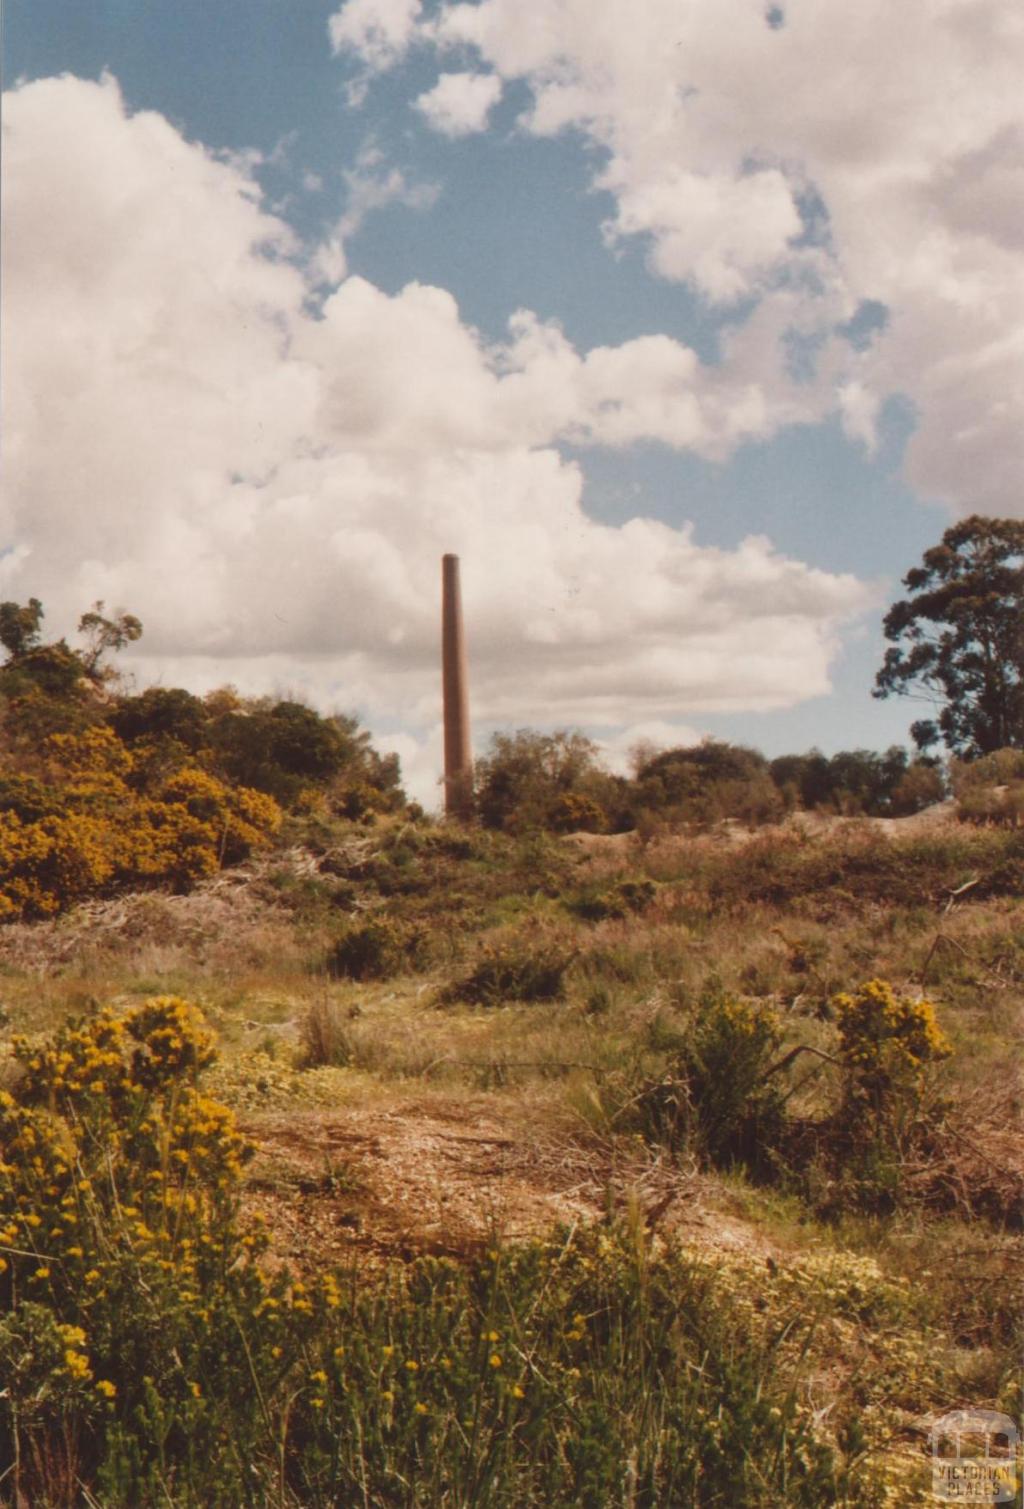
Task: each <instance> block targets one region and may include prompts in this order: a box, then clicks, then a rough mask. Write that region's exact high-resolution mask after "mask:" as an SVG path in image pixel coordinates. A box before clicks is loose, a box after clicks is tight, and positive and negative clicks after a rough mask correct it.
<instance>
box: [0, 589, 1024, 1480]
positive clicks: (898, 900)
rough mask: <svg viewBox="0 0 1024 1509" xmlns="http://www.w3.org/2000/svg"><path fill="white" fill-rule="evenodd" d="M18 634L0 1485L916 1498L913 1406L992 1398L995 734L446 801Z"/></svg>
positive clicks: (1006, 1260) (537, 746)
mask: <svg viewBox="0 0 1024 1509" xmlns="http://www.w3.org/2000/svg"><path fill="white" fill-rule="evenodd" d="M36 608H38V605H35V606H33V605H31V604H30V605H29V608H27V609H23V608H18V607H17V605H12V604H4V605H2V606H0V637H2V635H6V636H7V637H6V638H4V640H3V642H4V643H5V644H6V645H7V648H8V651H9V655H10V659H9V660H8V663H7V665H6V666H5V667H4V668H3V669H2V670H0V695H2V696H3V698H4V704H3V709H2V716H3V737H4V762H3V774H2V783H3V784H2V790H0V819H2V822H3V824H4V826H3V830H2V834H0V894H2V896H3V898H4V920H5V925H4V927H3V928H2V929H0V972H2V974H0V987H2V988H0V1006H2V1015H3V1029H2V1035H0V1087H2V1088H0V1503H2V1504H5V1505H7V1506H9V1509H23V1506H25V1505H32V1506H33V1509H36V1506H39V1509H70V1506H79V1505H81V1506H95V1505H102V1506H104V1509H145V1506H149V1505H153V1506H157V1505H165V1506H166V1505H171V1506H196V1509H198V1506H204V1509H205V1506H225V1509H226V1506H232V1509H233V1506H238V1505H252V1506H261V1509H262V1506H266V1509H270V1506H274V1509H278V1506H280V1509H285V1506H291V1509H299V1506H312V1509H320V1506H323V1509H326V1506H340V1505H344V1506H348V1505H366V1506H392V1505H394V1506H422V1509H435V1506H445V1505H451V1506H453V1509H454V1506H460V1509H466V1506H470V1505H472V1506H481V1509H483V1506H487V1509H491V1506H495V1509H497V1506H506V1509H529V1506H531V1505H535V1506H537V1509H540V1506H566V1509H568V1506H570V1505H583V1506H589V1509H605V1506H612V1505H622V1506H624V1509H637V1506H650V1509H654V1506H658V1509H661V1506H666V1505H680V1506H682V1505H695V1506H701V1509H703V1506H722V1509H724V1506H726V1505H728V1506H737V1505H749V1506H758V1509H761V1506H763V1509H769V1506H771V1509H777V1506H779V1505H783V1504H784V1505H787V1506H790V1505H792V1506H801V1505H806V1506H808V1509H810V1506H817V1505H827V1504H836V1505H849V1506H892V1509H902V1506H907V1509H909V1506H910V1505H914V1504H918V1503H920V1502H922V1501H923V1495H924V1494H925V1492H926V1491H927V1484H928V1481H929V1466H930V1464H929V1461H928V1458H927V1456H926V1454H925V1453H926V1447H927V1430H928V1426H929V1423H930V1421H931V1419H932V1418H934V1417H935V1416H936V1415H938V1414H941V1413H943V1412H944V1411H946V1410H947V1409H950V1408H954V1407H957V1406H960V1405H965V1404H971V1405H978V1406H986V1407H989V1408H998V1409H1003V1410H1005V1411H1007V1412H1009V1413H1013V1412H1014V1409H1015V1399H1016V1391H1017V1388H1018V1369H1019V1348H1020V1343H1021V1335H1020V1325H1019V1315H1018V1309H1019V1306H1018V1303H1017V1295H1018V1293H1019V1280H1020V1269H1021V1263H1022V1258H1024V1239H1022V1234H1021V1212H1022V1209H1024V1200H1022V1196H1024V1144H1022V1140H1021V1136H1020V1130H1019V1086H1018V1078H1017V1063H1016V1057H1015V1055H1016V1048H1015V1044H1016V1042H1017V1040H1018V1030H1017V1029H1018V1024H1019V1012H1020V1006H1021V1002H1022V999H1024V918H1022V912H1021V901H1020V895H1021V883H1022V877H1024V839H1022V837H1021V833H1020V829H1019V828H1018V826H1017V824H1018V807H1019V806H1020V799H1019V793H1018V791H1017V786H1018V785H1021V786H1024V774H1022V771H1021V769H1020V756H1019V754H1016V753H1014V752H1013V751H997V752H994V753H992V754H989V755H987V756H986V757H985V758H984V759H975V760H973V761H971V762H969V763H967V764H965V765H963V766H956V765H954V766H953V768H952V770H951V771H949V772H946V771H944V770H942V769H941V768H940V767H939V766H938V764H937V763H927V762H924V761H921V760H918V761H916V762H915V761H913V760H910V759H909V758H908V757H905V756H902V757H900V758H897V756H896V755H895V754H893V755H891V756H877V757H876V756H870V757H869V756H861V755H857V756H851V757H848V758H846V757H844V758H846V763H845V765H842V764H841V763H840V764H837V762H839V761H840V757H838V756H837V757H833V759H832V760H827V759H825V757H824V756H817V755H813V754H812V755H808V756H800V757H793V758H792V760H789V761H788V762H778V761H776V762H772V763H771V764H769V762H767V761H764V760H762V758H761V757H760V756H758V755H756V754H755V753H754V752H753V751H749V750H741V749H738V748H737V747H735V746H728V745H720V744H718V745H716V744H706V745H701V746H697V747H696V748H695V749H690V750H678V751H669V752H666V753H661V754H659V753H657V752H654V751H639V752H638V757H637V761H636V773H635V775H634V776H633V777H632V778H630V779H629V780H626V779H625V778H623V779H617V778H615V777H612V776H609V775H607V774H606V773H605V772H603V771H602V770H601V769H600V767H599V764H598V762H597V761H596V757H595V755H594V752H593V750H592V748H591V747H590V746H588V745H587V742H586V741H585V740H582V739H580V738H579V736H574V735H564V736H563V735H542V734H534V733H532V732H530V731H526V732H522V733H518V734H510V735H507V736H505V737H504V739H500V740H496V741H495V744H494V746H493V747H492V751H491V754H490V756H489V757H488V760H487V761H485V762H484V765H483V769H482V770H481V772H480V792H481V805H480V814H481V818H480V822H479V823H478V824H477V825H475V826H467V827H454V826H451V825H446V824H443V823H438V822H435V821H433V820H431V819H428V818H427V817H425V816H424V815H423V813H422V812H421V811H420V810H419V809H418V808H417V807H416V806H415V805H414V804H408V803H406V801H405V799H404V797H403V796H402V793H401V790H400V786H399V780H398V771H397V768H396V766H395V765H394V762H389V761H388V760H387V759H386V758H382V757H380V756H379V755H377V754H376V753H375V752H374V751H373V750H372V748H371V746H370V744H369V741H368V740H367V738H366V736H365V735H363V734H361V733H360V731H359V729H358V725H357V724H355V722H354V721H353V720H349V719H326V718H322V717H320V716H319V715H318V714H316V713H314V712H312V711H311V710H309V709H307V708H304V707H302V705H301V704H299V703H296V702H292V701H278V702H252V701H246V700H244V699H241V698H238V697H237V696H235V695H234V694H233V693H230V692H221V693H216V694H213V695H212V696H210V697H207V698H205V699H198V698H194V697H191V696H190V695H189V694H188V693H186V692H179V691H174V690H169V691H165V690H159V691H156V692H154V691H150V692H144V693H142V694H141V695H129V694H127V693H125V692H124V691H123V690H122V689H121V688H120V687H119V686H118V683H117V682H116V680H114V679H113V678H112V677H110V676H106V675H105V674H104V660H103V652H104V650H105V649H106V650H110V649H116V648H117V647H118V643H119V636H121V641H126V639H129V638H131V637H137V634H135V628H134V627H133V626H137V621H136V620H133V619H129V616H127V615H120V616H119V617H117V616H115V617H113V618H108V617H107V615H106V613H105V611H104V610H103V608H102V605H97V607H96V609H94V610H93V613H92V615H87V617H88V618H90V622H89V623H88V624H86V631H87V639H86V644H87V649H86V650H85V651H73V650H70V649H68V647H67V646H62V645H58V646H53V645H50V646H41V644H40V643H39V638H38V630H39V620H40V618H41V609H39V611H38V612H36ZM139 632H141V627H139ZM89 635H91V636H92V637H91V638H89V637H88V636H89ZM104 635H105V636H106V638H107V640H108V641H109V643H108V644H106V645H104V644H101V643H99V641H98V639H97V636H99V638H100V639H102V638H103V636H104ZM887 762H888V763H887ZM840 770H841V771H842V772H843V773H842V775H840ZM830 772H831V774H830ZM871 772H874V775H873V776H872V777H871V778H872V779H873V780H874V779H875V777H877V780H875V784H874V785H873V786H872V785H871V781H870V780H868V776H869V775H870V774H871ZM886 772H887V773H886ZM861 776H863V777H864V780H865V782H866V784H864V785H861V786H858V784H857V782H858V781H860V779H861ZM833 777H834V783H833V784H832V785H831V786H829V785H828V782H829V781H832V780H833ZM911 778H912V780H913V782H914V783H917V784H916V786H915V790H916V791H917V793H918V794H917V795H915V796H914V797H913V800H911V798H910V797H905V798H904V797H899V796H897V793H898V792H899V791H900V789H901V783H903V782H906V781H907V780H910V779H911ZM815 782H824V783H825V784H824V785H821V784H819V785H815V784H814V783H815ZM929 782H930V783H931V784H930V785H928V784H927V783H929ZM926 790H927V791H929V792H931V794H932V795H933V796H938V797H946V793H947V790H949V791H951V792H952V795H951V796H949V797H948V798H947V799H946V800H944V801H942V802H941V804H940V805H939V806H937V807H933V808H932V809H931V810H918V809H919V808H921V806H922V804H923V800H924V798H923V796H922V793H925V792H926ZM815 792H817V793H818V799H813V800H812V795H813V793H815ZM598 814H599V815H598ZM627 825H628V828H627ZM620 830H621V831H620Z"/></svg>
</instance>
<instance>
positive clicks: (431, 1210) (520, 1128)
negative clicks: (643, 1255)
mask: <svg viewBox="0 0 1024 1509" xmlns="http://www.w3.org/2000/svg"><path fill="white" fill-rule="evenodd" d="M242 1127H243V1130H244V1131H245V1132H246V1134H247V1135H248V1136H249V1138H250V1139H251V1141H252V1142H253V1143H254V1144H255V1145H256V1147H257V1153H256V1156H255V1157H254V1159H253V1162H252V1164H251V1165H250V1170H249V1176H248V1180H247V1186H246V1194H245V1202H246V1205H247V1206H248V1208H249V1209H250V1210H252V1211H254V1212H259V1213H260V1214H261V1215H262V1216H263V1218H264V1220H265V1221H266V1223H267V1227H268V1229H269V1231H270V1233H271V1240H272V1248H273V1251H274V1252H275V1254H276V1255H278V1256H279V1257H280V1258H281V1259H286V1260H288V1261H289V1262H292V1263H298V1264H299V1265H300V1266H312V1265H314V1264H319V1263H337V1262H341V1261H344V1259H345V1258H346V1257H348V1258H350V1259H352V1258H355V1259H356V1260H358V1261H365V1260H371V1261H372V1260H375V1259H378V1260H379V1259H381V1258H387V1257H391V1256H394V1257H411V1256H416V1255H419V1254H424V1253H433V1254H437V1255H451V1256H456V1255H459V1254H464V1253H467V1252H472V1251H474V1250H479V1249H481V1248H483V1247H486V1246H487V1245H489V1244H490V1243H492V1242H494V1241H496V1240H500V1241H503V1242H509V1241H521V1240H524V1239H527V1238H529V1237H532V1236H540V1235H542V1234H544V1233H548V1232H550V1231H551V1230H552V1228H553V1227H555V1226H557V1225H560V1224H561V1225H571V1224H573V1223H574V1222H577V1221H594V1220H598V1219H600V1218H601V1217H602V1216H603V1215H606V1214H608V1212H609V1210H611V1211H612V1212H613V1213H620V1214H621V1213H624V1212H625V1211H626V1210H627V1209H629V1208H630V1207H632V1208H633V1209H634V1210H635V1212H636V1215H637V1218H638V1219H641V1220H643V1222H644V1224H645V1225H647V1226H649V1227H652V1226H657V1227H659V1228H660V1229H664V1230H666V1231H669V1230H670V1231H672V1232H673V1233H675V1234H676V1236H677V1239H679V1240H684V1241H688V1242H693V1243H694V1244H697V1245H700V1246H702V1247H709V1248H717V1249H720V1250H727V1249H728V1250H736V1249H743V1250H745V1251H755V1252H757V1253H759V1254H760V1253H761V1252H762V1251H763V1252H765V1253H766V1252H767V1248H766V1246H765V1243H764V1239H763V1237H761V1236H760V1235H759V1234H758V1233H757V1232H756V1231H755V1229H754V1228H753V1227H750V1226H748V1225H747V1224H746V1223H745V1222H742V1221H740V1220H738V1219H736V1218H735V1217H732V1216H729V1215H727V1214H725V1212H723V1211H722V1210H720V1209H715V1208H714V1205H715V1203H716V1201H715V1191H714V1188H713V1186H712V1185H711V1183H710V1182H709V1181H707V1180H705V1179H703V1178H701V1177H699V1176H697V1175H695V1174H692V1173H687V1172H686V1171H684V1170H683V1171H681V1170H679V1169H673V1168H668V1167H666V1166H665V1165H664V1164H662V1163H661V1162H660V1161H659V1160H658V1159H656V1158H652V1157H651V1156H650V1155H649V1154H648V1152H647V1151H646V1150H644V1149H638V1150H637V1152H636V1153H635V1154H630V1155H628V1157H627V1158H626V1159H625V1160H624V1158H623V1155H622V1153H621V1152H618V1153H617V1154H615V1155H614V1156H615V1160H616V1161H615V1162H613V1153H612V1150H611V1149H610V1147H608V1146H607V1145H605V1144H603V1143H602V1142H601V1141H600V1140H598V1139H593V1138H589V1139H588V1138H583V1137H573V1136H572V1135H570V1134H567V1133H566V1132H565V1131H562V1132H561V1133H560V1134H556V1133H554V1132H541V1131H538V1129H537V1128H536V1127H535V1126H531V1125H530V1124H529V1123H528V1122H527V1120H526V1119H525V1118H524V1113H523V1111H522V1110H521V1109H519V1108H516V1107H514V1106H509V1105H507V1104H503V1103H501V1102H499V1101H497V1100H496V1099H490V1098H488V1097H472V1098H460V1099H458V1100H455V1099H441V1098H439V1097H438V1098H430V1099H429V1100H408V1101H389V1102H387V1103H384V1104H379V1103H378V1104H374V1105H368V1106H367V1105H363V1106H358V1107H346V1108H340V1109H338V1110H336V1111H331V1112H326V1113H325V1112H323V1111H303V1112H297V1113H294V1112H288V1113H283V1114H281V1113H277V1114H270V1115H268V1114H264V1115H261V1116H259V1117H251V1118H248V1119H245V1120H243V1122H242ZM718 1203H720V1202H718Z"/></svg>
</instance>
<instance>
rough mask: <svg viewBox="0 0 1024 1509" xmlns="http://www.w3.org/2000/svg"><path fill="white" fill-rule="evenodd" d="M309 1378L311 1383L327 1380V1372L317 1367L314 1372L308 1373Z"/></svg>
mask: <svg viewBox="0 0 1024 1509" xmlns="http://www.w3.org/2000/svg"><path fill="white" fill-rule="evenodd" d="M309 1378H310V1382H311V1383H326V1382H327V1374H326V1373H325V1372H324V1370H323V1368H318V1369H317V1370H316V1372H315V1373H310V1375H309Z"/></svg>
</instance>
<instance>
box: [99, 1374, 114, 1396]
mask: <svg viewBox="0 0 1024 1509" xmlns="http://www.w3.org/2000/svg"><path fill="white" fill-rule="evenodd" d="M96 1392H97V1393H98V1394H102V1395H103V1397H104V1399H113V1398H114V1397H115V1395H116V1394H117V1385H116V1384H114V1383H111V1382H110V1379H109V1378H101V1379H100V1380H99V1382H98V1383H97V1384H96Z"/></svg>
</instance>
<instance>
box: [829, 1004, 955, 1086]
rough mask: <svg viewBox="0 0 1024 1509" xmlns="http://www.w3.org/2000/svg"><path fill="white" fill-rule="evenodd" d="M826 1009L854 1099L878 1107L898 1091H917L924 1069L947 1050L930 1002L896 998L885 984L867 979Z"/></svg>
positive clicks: (942, 1056) (943, 1034)
mask: <svg viewBox="0 0 1024 1509" xmlns="http://www.w3.org/2000/svg"><path fill="white" fill-rule="evenodd" d="M832 1005H833V1009H834V1011H835V1015H836V1025H837V1027H838V1031H839V1047H840V1054H841V1057H842V1060H843V1062H844V1064H845V1065H846V1068H847V1069H848V1071H849V1090H848V1093H849V1095H850V1097H851V1099H852V1100H854V1101H860V1102H869V1103H871V1104H873V1105H875V1106H880V1105H881V1104H882V1103H883V1102H884V1101H886V1100H889V1099H891V1098H892V1097H893V1096H894V1095H898V1094H900V1093H901V1092H904V1093H911V1094H915V1093H919V1091H920V1089H921V1087H922V1085H923V1081H924V1073H925V1070H926V1067H927V1066H928V1065H929V1064H932V1063H936V1062H938V1061H939V1060H941V1059H944V1058H948V1057H949V1056H950V1054H951V1053H952V1051H953V1049H952V1046H951V1044H950V1042H949V1040H948V1038H947V1037H946V1035H945V1033H944V1032H943V1031H942V1029H941V1028H940V1027H939V1024H938V1022H937V1021H936V1019H935V1007H934V1006H933V1005H932V1003H931V1002H930V1001H927V1000H924V999H921V1000H913V999H912V998H911V997H909V996H904V995H899V994H897V992H896V991H895V990H894V989H893V987H892V985H891V984H890V983H889V981H888V980H868V981H867V983H866V984H864V985H862V986H861V987H860V989H859V990H857V991H855V992H853V993H852V994H851V993H844V994H842V995H838V996H836V997H835V998H834V1000H833V1002H832Z"/></svg>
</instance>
